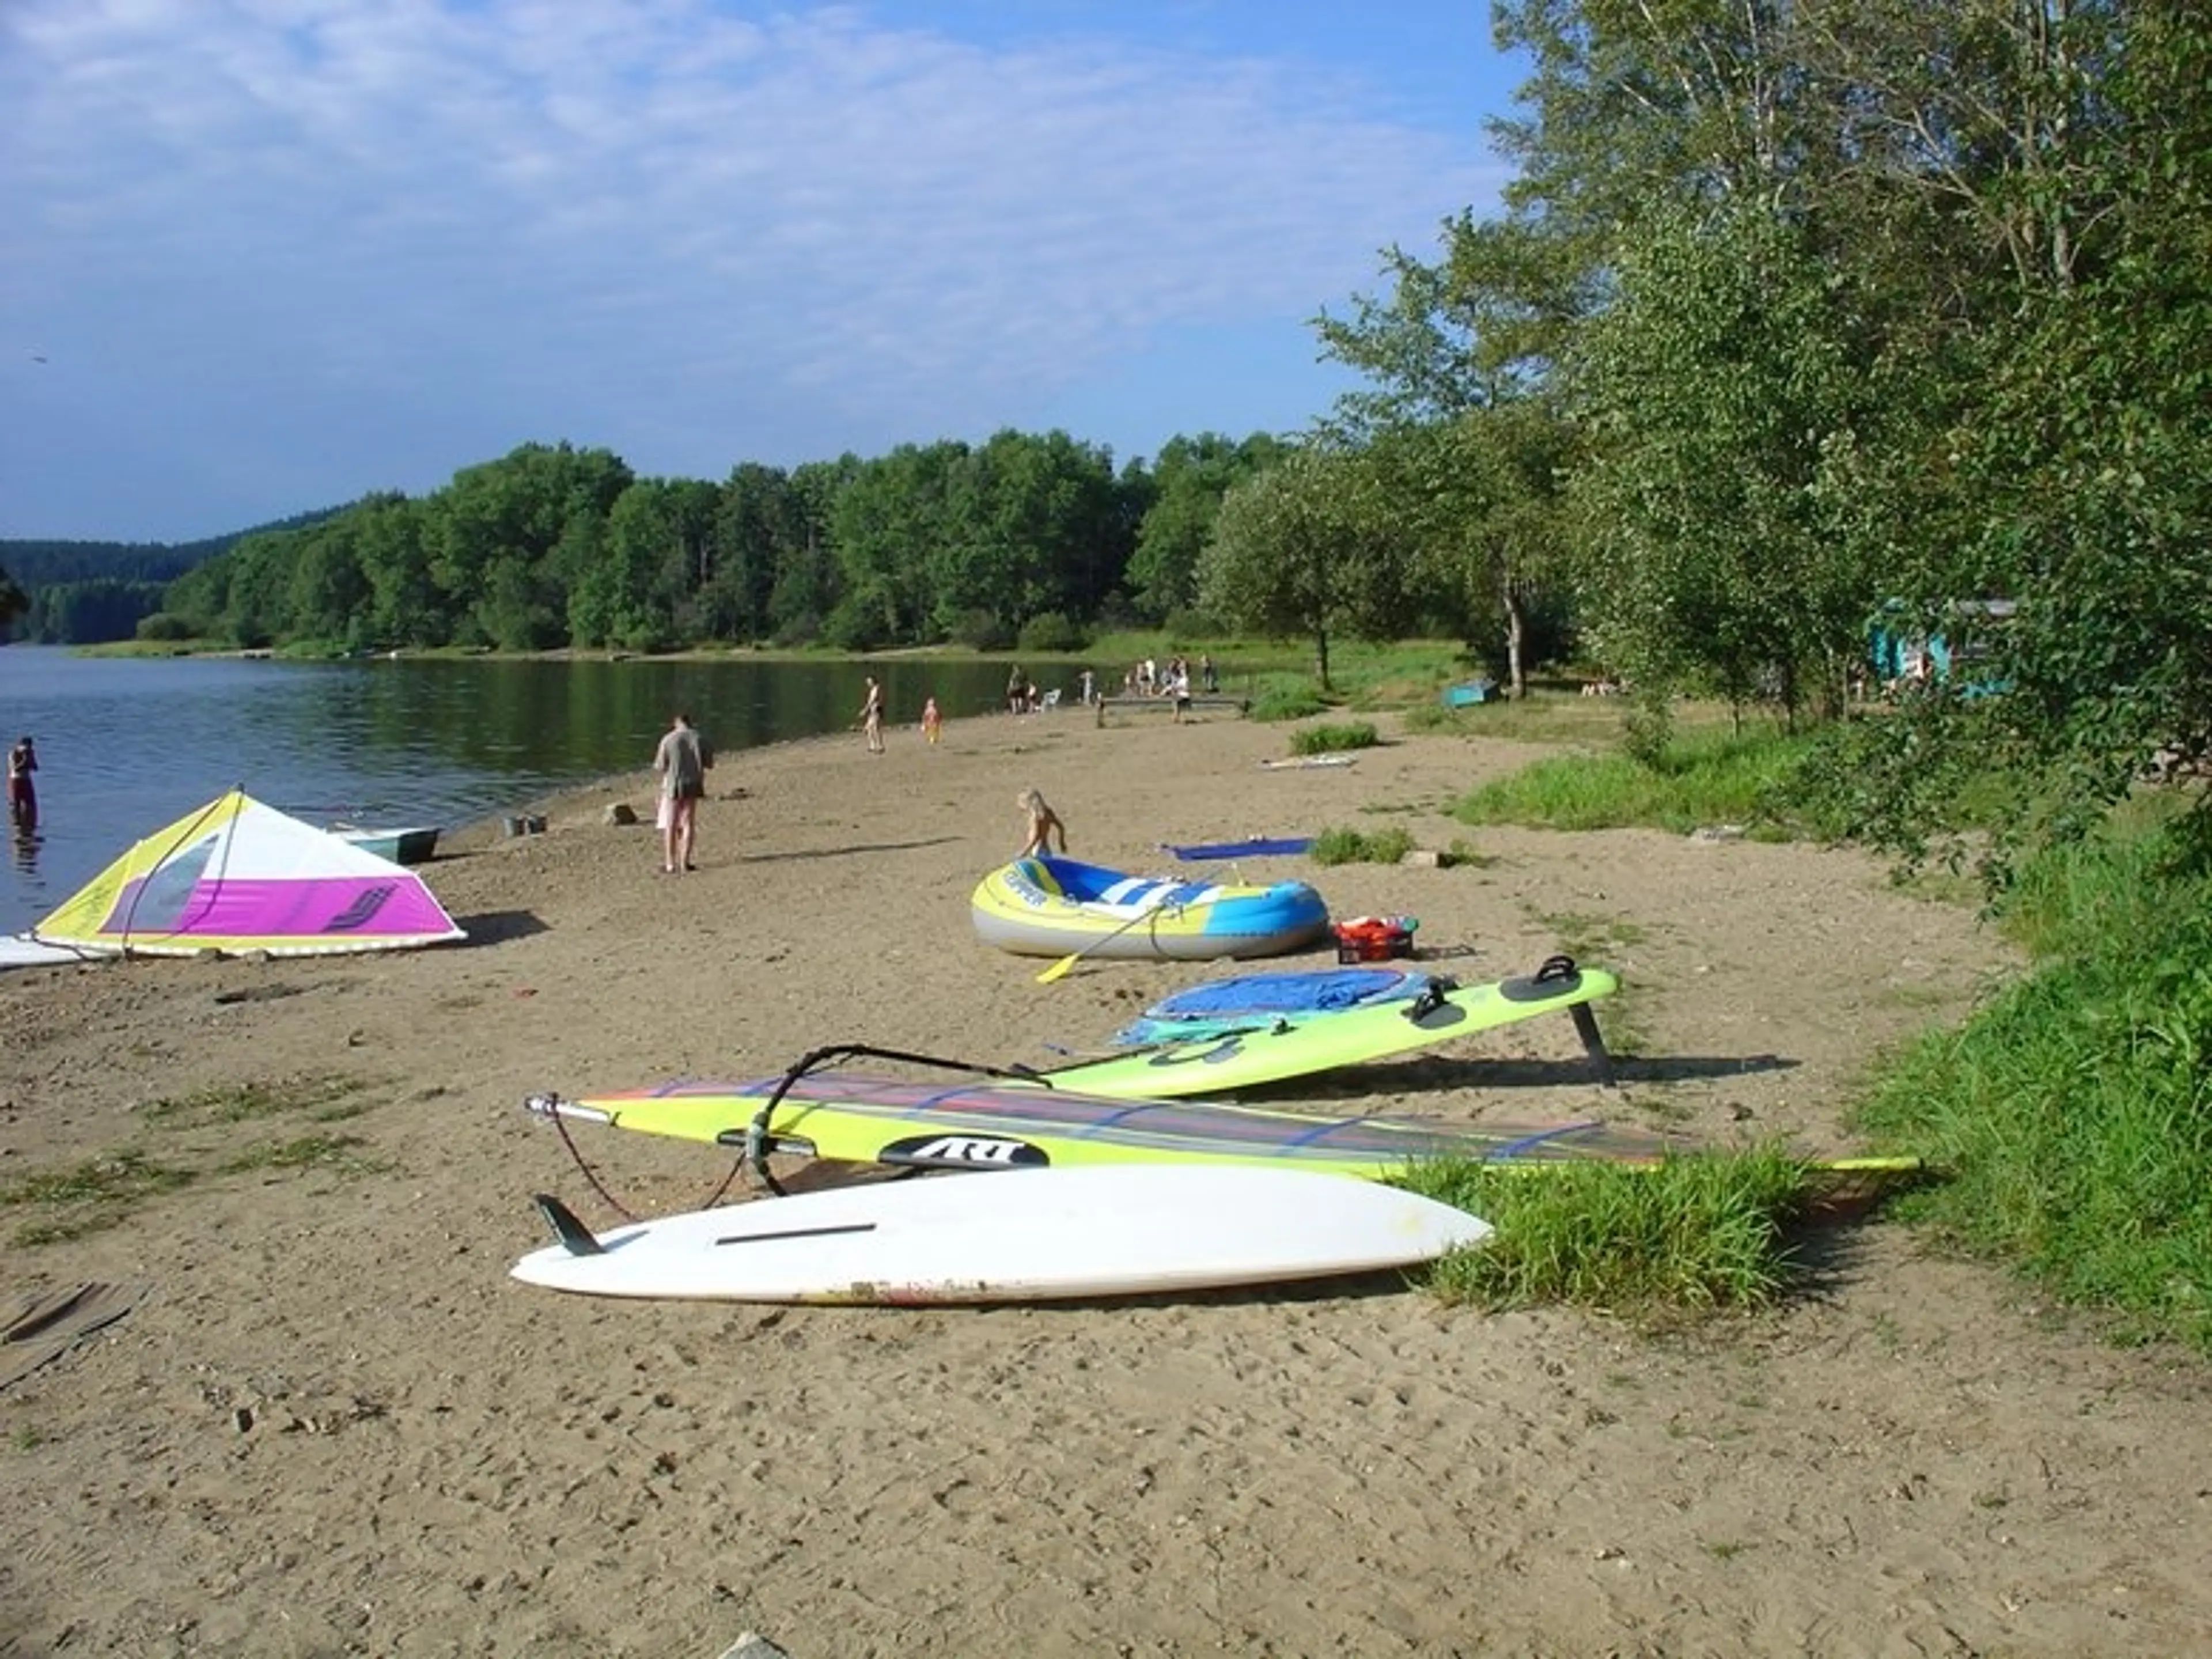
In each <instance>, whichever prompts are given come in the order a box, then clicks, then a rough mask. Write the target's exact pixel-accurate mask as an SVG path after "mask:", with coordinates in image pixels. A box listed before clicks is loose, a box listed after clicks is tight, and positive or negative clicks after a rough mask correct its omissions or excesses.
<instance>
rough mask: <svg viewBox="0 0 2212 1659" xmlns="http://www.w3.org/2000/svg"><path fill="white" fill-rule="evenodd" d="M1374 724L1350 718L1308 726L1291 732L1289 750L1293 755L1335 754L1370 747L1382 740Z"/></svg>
mask: <svg viewBox="0 0 2212 1659" xmlns="http://www.w3.org/2000/svg"><path fill="white" fill-rule="evenodd" d="M1382 740H1383V739H1382V738H1380V737H1378V736H1377V735H1376V731H1375V727H1374V726H1373V725H1372V724H1371V723H1370V722H1369V721H1366V720H1352V721H1349V722H1347V723H1346V724H1344V725H1340V726H1307V727H1306V728H1305V729H1304V730H1303V731H1299V732H1291V753H1292V754H1294V755H1336V754H1342V753H1344V752H1346V750H1353V749H1372V748H1373V747H1375V745H1376V744H1378V743H1380V742H1382Z"/></svg>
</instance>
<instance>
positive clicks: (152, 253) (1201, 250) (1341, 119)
mask: <svg viewBox="0 0 2212 1659" xmlns="http://www.w3.org/2000/svg"><path fill="white" fill-rule="evenodd" d="M1516 78H1517V76H1516V70H1515V68H1514V66H1512V65H1510V64H1508V63H1506V62H1505V61H1504V60H1502V59H1500V58H1498V56H1497V54H1496V53H1495V52H1493V50H1492V46H1491V45H1490V40H1489V23H1488V7H1487V5H1486V4H1484V3H1482V0H1380V3H1370V4H1368V5H1354V4H1352V3H1351V0H995V3H994V0H882V3H875V4H851V5H835V6H831V5H814V4H809V3H805V0H787V3H784V4H781V5H775V4H764V3H763V4H756V3H750V0H9V3H7V4H6V5H5V6H4V7H0V108H4V109H6V110H7V111H8V112H9V118H8V125H9V135H8V138H7V142H6V143H5V144H4V145H0V537H74V538H96V539H109V538H113V539H120V540H140V541H185V540H191V539H195V538H199V537H203V536H208V535H214V534H217V533H221V532H226V531H230V530H236V529H240V528H244V527H246V526H249V525H252V524H256V523H261V522H264V521H266V520H270V519H274V518H278V517H282V516H284V515H286V514H289V513H296V512H301V511H305V510H307V509H309V508H313V507H325V506H331V505H335V504H337V503H339V502H343V501H350V500H353V499H355V498H356V497H357V496H359V495H362V494H363V493H365V492H367V491H368V490H372V489H403V490H405V491H407V492H408V493H409V494H410V495H420V494H423V493H425V492H427V491H428V490H430V489H435V488H436V487H437V486H438V485H440V484H441V483H444V482H445V481H446V480H447V478H448V477H451V476H452V474H453V471H455V470H456V469H457V468H459V467H462V466H466V465H472V464H474V463H476V462H478V461H483V460H489V459H493V458H495V457H496V456H499V455H501V454H504V453H507V451H508V450H510V449H512V448H513V447H515V446H516V445H518V444H520V443H525V442H529V441H543V442H554V441H561V440H567V441H570V442H573V443H576V444H580V445H593V446H605V447H608V448H611V449H612V450H614V451H616V452H617V453H619V454H621V455H622V456H623V458H624V459H626V460H628V461H629V464H630V465H632V466H633V467H634V468H635V469H636V470H637V471H639V472H641V473H643V474H648V475H662V476H674V477H695V478H720V477H725V476H726V475H727V473H728V471H729V470H730V468H731V467H732V465H736V464H737V463H738V462H740V461H763V462H767V463H769V464H771V465H781V466H790V465H797V464H799V463H800V462H804V461H809V460H818V459H830V458H833V457H835V456H836V455H838V454H840V453H844V452H846V451H848V450H850V451H852V452H854V453H858V454H860V455H864V456H868V455H878V454H881V453H884V452H885V451H886V450H889V449H890V448H891V447H893V446H894V445H896V444H899V443H902V442H929V441H934V440H936V439H939V438H957V439H966V440H969V441H981V440H982V439H983V438H986V437H987V436H989V435H990V434H991V433H993V432H994V431H997V430H999V429H1000V428H1005V427H1013V428H1018V429H1021V430H1024V431H1043V430H1046V429H1048V428H1054V427H1060V428H1065V429H1066V431H1068V432H1070V433H1072V434H1073V435H1074V436H1076V437H1077V438H1079V439H1082V440H1085V441H1090V442H1094V443H1098V444H1103V445H1106V446H1108V447H1111V448H1112V450H1113V451H1114V453H1115V457H1116V459H1117V461H1119V460H1127V459H1130V458H1132V457H1133V456H1138V455H1146V456H1149V455H1152V454H1155V453H1157V452H1158V448H1159V446H1160V445H1161V444H1162V443H1163V442H1164V441H1165V440H1167V439H1168V438H1170V437H1171V436H1173V435H1175V434H1176V433H1178V432H1182V433H1196V432H1200V431H1207V430H1214V431H1224V432H1228V433H1230V434H1231V435H1237V436H1243V435H1245V434H1247V433H1249V432H1253V431H1256V430H1262V429H1265V430H1270V431H1296V430H1297V429H1299V428H1303V427H1304V425H1306V423H1307V422H1309V421H1310V419H1311V418H1312V417H1313V416H1316V415H1317V414H1319V413H1321V412H1322V410H1325V409H1327V407H1328V404H1329V403H1330V401H1331V399H1332V398H1334V395H1335V394H1336V392H1338V391H1340V390H1341V389H1342V388H1343V387H1344V386H1346V384H1348V382H1347V381H1346V379H1345V377H1344V374H1343V372H1342V371H1341V370H1340V369H1339V368H1336V367H1335V366H1334V365H1328V364H1322V363H1318V362H1316V356H1317V346H1316V340H1315V337H1314V334H1313V331H1312V330H1311V328H1310V326H1309V325H1308V324H1309V319H1311V318H1312V317H1313V316H1314V314H1315V313H1316V312H1318V311H1320V310H1321V309H1322V308H1323V307H1328V308H1330V309H1332V310H1341V309H1343V308H1344V307H1345V306H1346V301H1348V300H1349V299H1350V297H1351V296H1352V295H1354V294H1356V293H1360V292H1372V291H1375V290H1376V289H1377V287H1378V285H1379V284H1380V283H1381V280H1382V278H1381V274H1380V262H1379V258H1378V254H1379V251H1380V250H1381V249H1382V248H1383V247H1384V246H1388V245H1390V244H1393V243H1395V244H1398V245H1401V246H1405V247H1407V249H1408V250H1410V251H1413V252H1417V253H1421V254H1427V253H1430V252H1434V251H1435V249H1436V247H1437V227H1438V225H1439V224H1440V222H1442V221H1443V219H1444V218H1445V217H1447V216H1449V215H1451V214H1453V213H1455V212H1457V211H1458V210H1461V209H1462V208H1465V207H1468V206H1473V207H1474V208H1476V209H1477V210H1488V209H1489V208H1490V207H1491V206H1492V204H1494V203H1495V201H1496V197H1497V192H1498V187H1499V185H1501V184H1502V182H1503V179H1504V174H1503V173H1502V171H1501V169H1500V168H1499V167H1498V165H1497V163H1496V161H1495V159H1494V157H1493V156H1492V155H1491V153H1490V149H1489V146H1488V143H1487V141H1486V137H1485V132H1484V127H1483V121H1484V118H1485V117H1486V116H1487V115H1492V114H1497V113H1502V112H1504V111H1505V110H1506V109H1507V108H1508V107H1509V104H1510V94H1511V90H1512V87H1513V85H1514V83H1515V81H1516Z"/></svg>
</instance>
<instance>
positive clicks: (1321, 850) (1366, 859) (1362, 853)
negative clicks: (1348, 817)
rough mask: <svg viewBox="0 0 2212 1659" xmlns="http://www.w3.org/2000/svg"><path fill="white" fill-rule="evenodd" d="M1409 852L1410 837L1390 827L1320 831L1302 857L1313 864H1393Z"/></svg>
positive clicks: (1406, 833)
mask: <svg viewBox="0 0 2212 1659" xmlns="http://www.w3.org/2000/svg"><path fill="white" fill-rule="evenodd" d="M1412 851H1413V836H1412V835H1411V834H1410V833H1409V832H1408V831H1407V830H1404V829H1399V828H1397V827H1396V826H1395V825H1393V826H1392V827H1391V828H1389V829H1376V830H1374V831H1372V832H1370V831H1368V830H1364V829H1324V830H1322V832H1321V834H1319V835H1318V836H1315V837H1314V844H1313V845H1312V847H1311V848H1308V849H1307V854H1306V855H1307V856H1308V857H1309V858H1310V859H1312V860H1313V861H1314V862H1315V863H1316V864H1395V863H1397V862H1398V861H1399V860H1401V859H1403V858H1404V857H1405V856H1406V854H1408V853H1410V852H1412Z"/></svg>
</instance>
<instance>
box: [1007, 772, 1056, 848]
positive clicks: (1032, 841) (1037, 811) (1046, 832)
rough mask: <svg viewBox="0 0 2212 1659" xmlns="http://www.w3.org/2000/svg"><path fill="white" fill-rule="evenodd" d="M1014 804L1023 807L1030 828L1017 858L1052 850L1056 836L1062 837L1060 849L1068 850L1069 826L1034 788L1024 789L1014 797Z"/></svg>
mask: <svg viewBox="0 0 2212 1659" xmlns="http://www.w3.org/2000/svg"><path fill="white" fill-rule="evenodd" d="M1014 805H1017V806H1018V807H1020V808H1021V809H1022V812H1023V815H1024V818H1025V819H1026V821H1027V824H1028V830H1029V834H1028V838H1027V839H1026V840H1024V842H1022V850H1021V851H1020V852H1018V853H1017V854H1014V856H1015V857H1016V858H1018V859H1027V858H1041V857H1042V856H1043V855H1044V854H1048V853H1049V852H1051V851H1052V842H1053V837H1054V836H1058V837H1059V838H1060V851H1061V852H1062V853H1066V851H1067V826H1066V824H1064V823H1061V822H1060V814H1059V813H1057V812H1055V811H1053V810H1052V808H1051V806H1050V805H1048V804H1047V803H1046V800H1045V798H1044V797H1043V796H1042V795H1040V794H1039V793H1037V792H1036V790H1034V789H1024V790H1023V791H1022V793H1020V794H1018V795H1017V796H1015V797H1014Z"/></svg>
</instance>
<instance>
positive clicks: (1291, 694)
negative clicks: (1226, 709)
mask: <svg viewBox="0 0 2212 1659" xmlns="http://www.w3.org/2000/svg"><path fill="white" fill-rule="evenodd" d="M1328 706H1329V705H1328V702H1326V701H1324V700H1323V698H1322V695H1321V693H1320V692H1318V691H1316V690H1314V688H1313V687H1312V686H1311V685H1310V684H1306V683H1305V682H1304V681H1303V680H1292V679H1285V678H1270V679H1267V680H1263V681H1261V684H1260V685H1259V687H1258V689H1257V690H1255V691H1254V693H1253V695H1252V706H1251V708H1249V709H1248V710H1246V711H1245V717H1246V718H1247V719H1248V720H1272V721H1274V722H1277V723H1280V722H1281V721H1284V720H1304V719H1305V718H1306V717H1307V716H1309V715H1311V714H1321V713H1322V712H1324V711H1325V710H1326V709H1327V708H1328Z"/></svg>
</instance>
